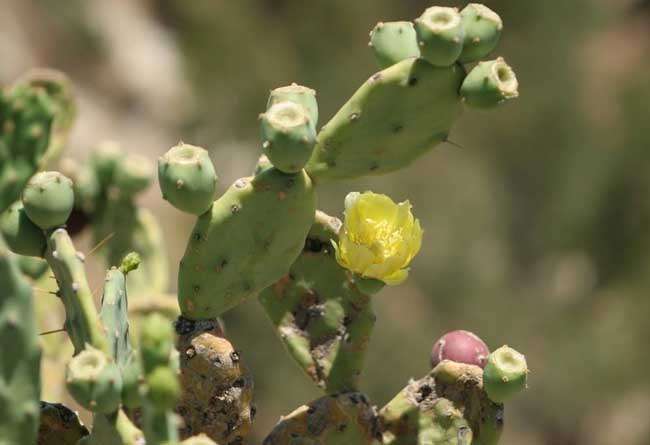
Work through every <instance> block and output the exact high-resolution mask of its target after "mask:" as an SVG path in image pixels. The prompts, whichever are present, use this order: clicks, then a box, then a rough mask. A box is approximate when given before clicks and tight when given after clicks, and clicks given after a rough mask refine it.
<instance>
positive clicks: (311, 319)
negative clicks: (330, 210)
mask: <svg viewBox="0 0 650 445" xmlns="http://www.w3.org/2000/svg"><path fill="white" fill-rule="evenodd" d="M340 226H341V222H340V221H339V220H338V219H336V218H333V217H330V216H328V215H326V214H324V213H322V212H316V221H315V222H314V225H313V226H312V228H311V230H310V232H309V234H308V235H307V240H306V242H305V246H304V248H303V251H302V253H301V254H300V256H299V257H298V259H297V260H296V261H295V262H294V263H293V265H292V266H291V269H290V270H289V273H288V274H287V275H285V276H284V277H283V278H281V279H280V280H279V281H278V282H276V283H275V284H274V285H273V286H270V287H268V288H267V289H266V290H264V291H263V292H262V293H261V294H260V297H259V299H260V302H261V303H262V305H263V306H264V309H265V310H266V312H267V314H268V315H269V318H270V319H271V321H272V323H273V324H274V325H275V327H276V329H277V332H278V335H279V336H280V339H281V340H282V342H283V343H284V345H285V347H286V348H287V350H288V351H289V353H290V354H291V356H292V357H293V358H294V359H295V360H296V361H297V362H298V364H299V365H300V366H301V368H302V369H303V370H304V371H305V372H306V373H307V375H308V376H309V377H310V378H311V379H312V380H313V381H314V382H315V383H316V384H317V385H318V386H319V387H321V388H323V389H324V390H325V391H326V392H327V393H328V394H331V393H335V392H339V391H346V390H347V391H349V390H355V389H358V386H359V385H358V383H359V376H360V374H361V371H362V368H363V363H364V359H365V356H366V350H367V348H368V343H369V339H370V335H371V333H372V329H373V326H374V323H375V315H374V313H373V311H372V307H371V301H370V297H369V296H367V295H365V294H363V293H361V292H359V290H358V289H357V287H356V286H355V285H354V284H353V282H352V280H351V278H350V275H349V273H348V272H347V271H346V270H345V269H343V268H342V267H341V266H339V264H338V263H337V262H336V259H335V257H334V249H333V247H332V243H331V241H332V240H333V239H337V234H338V230H339V228H340Z"/></svg>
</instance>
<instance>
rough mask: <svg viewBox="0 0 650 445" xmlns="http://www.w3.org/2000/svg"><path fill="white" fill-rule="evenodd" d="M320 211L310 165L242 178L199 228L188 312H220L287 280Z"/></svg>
mask: <svg viewBox="0 0 650 445" xmlns="http://www.w3.org/2000/svg"><path fill="white" fill-rule="evenodd" d="M315 212H316V197H315V193H314V189H313V186H312V182H311V180H310V178H309V176H308V175H307V174H306V173H305V172H301V173H297V174H294V175H288V174H284V173H282V172H280V171H278V170H277V169H275V168H270V169H268V170H265V171H263V172H261V173H260V174H258V175H257V176H255V177H249V178H241V179H239V180H237V181H236V182H235V183H234V184H233V185H232V186H231V187H230V188H229V189H228V190H227V191H226V193H225V194H224V195H223V196H222V197H221V198H219V199H218V200H217V201H215V203H214V205H213V206H212V209H211V211H210V212H208V213H205V214H203V215H201V216H200V217H199V219H198V221H197V222H196V225H195V226H194V229H193V230H192V234H191V237H190V241H189V243H188V246H187V248H186V251H185V255H184V256H183V259H182V261H181V264H180V271H179V276H178V300H179V304H180V307H181V313H182V314H183V315H184V316H185V317H187V318H192V319H204V318H214V317H217V316H219V315H220V314H222V313H223V312H225V311H227V310H228V309H230V308H232V307H233V306H235V305H237V304H239V303H240V302H242V301H243V300H244V299H246V298H247V297H250V296H255V295H257V293H258V292H259V291H261V290H262V289H264V288H266V287H267V286H269V285H271V284H272V283H274V282H275V281H277V280H278V279H280V277H282V276H283V275H284V274H285V273H287V271H288V270H289V268H290V267H291V264H292V263H293V262H294V260H295V259H296V258H297V257H298V255H299V254H300V252H301V250H302V248H303V245H304V241H305V237H306V236H307V233H308V232H309V228H310V226H311V224H312V222H313V221H314V214H315Z"/></svg>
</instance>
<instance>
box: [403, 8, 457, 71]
mask: <svg viewBox="0 0 650 445" xmlns="http://www.w3.org/2000/svg"><path fill="white" fill-rule="evenodd" d="M415 31H416V33H417V38H418V45H419V46H420V52H421V53H422V58H423V59H425V60H426V61H427V62H429V63H430V64H431V65H433V66H451V65H453V64H454V62H456V60H458V57H459V56H460V53H461V51H462V50H463V40H464V39H465V30H464V29H463V25H462V22H461V17H460V14H459V13H458V9H456V8H445V7H441V6H432V7H431V8H428V9H427V10H426V11H424V13H423V14H422V15H421V16H420V17H419V18H417V19H415Z"/></svg>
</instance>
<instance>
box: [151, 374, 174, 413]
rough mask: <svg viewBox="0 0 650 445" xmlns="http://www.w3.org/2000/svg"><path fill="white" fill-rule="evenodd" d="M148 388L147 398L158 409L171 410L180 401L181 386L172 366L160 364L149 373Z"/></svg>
mask: <svg viewBox="0 0 650 445" xmlns="http://www.w3.org/2000/svg"><path fill="white" fill-rule="evenodd" d="M147 390H148V393H147V399H148V400H149V401H150V402H151V403H153V404H154V406H155V407H156V409H157V410H168V409H169V410H171V409H174V407H175V406H176V403H177V402H178V399H179V397H180V392H181V387H180V385H179V383H178V376H177V375H176V373H175V372H174V371H173V370H172V369H171V368H169V367H165V366H158V367H156V368H155V369H154V370H153V371H152V372H151V373H150V374H148V375H147Z"/></svg>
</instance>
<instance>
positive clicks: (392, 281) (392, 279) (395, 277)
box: [382, 269, 409, 286]
mask: <svg viewBox="0 0 650 445" xmlns="http://www.w3.org/2000/svg"><path fill="white" fill-rule="evenodd" d="M408 276H409V271H408V269H400V270H398V271H397V272H395V273H393V274H391V275H389V276H387V277H384V278H382V281H383V282H384V283H386V284H388V285H389V286H397V285H398V284H402V283H403V282H404V280H406V278H408Z"/></svg>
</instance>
